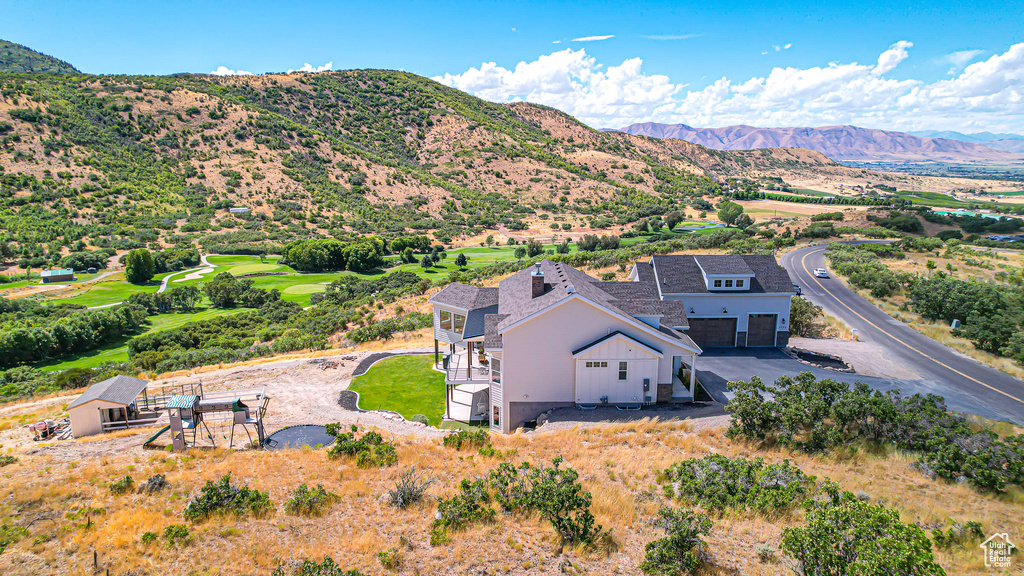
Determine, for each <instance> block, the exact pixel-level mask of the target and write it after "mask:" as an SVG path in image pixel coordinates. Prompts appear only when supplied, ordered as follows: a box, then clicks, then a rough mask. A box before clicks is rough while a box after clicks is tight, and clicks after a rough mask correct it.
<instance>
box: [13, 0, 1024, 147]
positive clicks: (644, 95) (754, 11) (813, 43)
mask: <svg viewBox="0 0 1024 576" xmlns="http://www.w3.org/2000/svg"><path fill="white" fill-rule="evenodd" d="M995 4H996V3H979V2H962V1H960V2H945V1H938V2H936V1H930V2H910V3H908V2H891V1H890V2H885V3H875V4H871V3H850V2H842V3H840V2H820V3H813V2H807V1H806V0H803V1H800V2H791V1H788V0H782V1H775V2H760V3H757V4H756V5H755V4H751V3H740V2H728V1H725V2H722V1H716V2H707V1H703V2H685V3H684V2H675V3H672V2H647V3H632V4H627V3H622V2H514V3H500V2H429V3H428V2H403V1H378V2H359V3H355V2H351V3H350V2H304V3H298V2H289V3H282V2H265V1H260V0H255V1H250V2H216V1H208V2H174V3H157V2H149V3H141V2H139V3H136V2H131V3H129V2H112V1H93V2H75V1H71V2H69V1H63V2H52V1H46V0H36V1H33V2H3V3H0V14H3V17H2V19H0V38H4V39H7V40H11V41H14V42H18V43H22V44H26V45H28V46H30V47H32V48H35V49H37V50H40V51H43V52H46V53H48V54H51V55H54V56H57V57H59V58H61V59H64V60H67V61H69V62H71V63H72V64H74V65H75V66H76V67H78V68H79V69H81V70H83V71H85V72H90V73H129V74H169V73H174V72H210V71H213V70H215V69H217V68H218V67H220V66H224V67H226V68H227V69H230V70H245V71H250V72H255V73H261V72H269V71H285V70H290V69H299V68H300V67H301V66H302V65H303V64H304V63H310V64H311V65H312V66H314V67H318V66H322V65H324V64H326V63H328V62H330V63H332V65H333V68H334V69H335V70H338V69H347V68H394V69H403V70H407V71H410V72H415V73H418V74H422V75H425V76H429V77H436V78H439V79H446V80H445V81H446V82H447V83H449V84H451V85H454V86H457V87H460V88H463V89H467V90H469V91H472V92H475V93H478V94H480V95H482V96H484V97H488V98H489V99H494V100H512V99H532V100H540V101H543V102H544V103H547V104H551V105H554V106H556V107H560V108H562V109H565V110H566V111H567V112H570V113H574V114H576V115H577V116H580V117H581V118H582V119H583V120H584V121H586V122H588V123H591V124H594V125H598V124H604V123H611V124H609V125H614V124H621V123H623V122H627V121H634V120H659V121H681V122H686V123H691V124H694V125H724V124H726V123H737V122H746V123H751V124H759V125H770V124H771V123H787V122H788V123H792V122H800V123H810V124H815V123H833V122H839V121H844V120H849V121H851V122H856V123H859V124H861V125H873V126H871V127H895V128H900V129H915V128H918V129H925V128H937V129H964V130H974V129H988V128H993V129H1004V128H1006V126H1007V125H1009V126H1010V127H1014V129H1017V130H1024V126H1022V125H1021V124H1022V119H1021V116H1020V114H1019V113H1015V112H1018V111H1017V110H1016V108H1013V107H1012V106H1011V107H1007V106H1006V105H1005V101H1007V100H1013V97H1012V96H1013V94H1018V95H1020V94H1022V93H1024V90H1022V89H1021V82H1022V81H1024V80H1022V79H1021V78H1019V77H1015V76H1020V75H1019V74H1016V75H1015V74H1014V73H1013V70H1014V69H1015V68H1018V69H1019V67H1017V64H1018V62H1017V60H1016V55H1015V54H1010V52H1009V51H1010V50H1011V47H1013V46H1014V45H1015V44H1018V43H1021V42H1024V15H1022V12H1024V8H1022V6H1021V5H1020V4H1019V3H1018V4H1014V3H999V5H995ZM606 36H607V38H604V39H593V40H589V41H574V39H580V38H594V37H597V38H600V37H606ZM897 43H902V44H899V46H901V48H900V49H899V50H898V51H897V52H898V53H897V54H895V56H894V61H895V62H896V65H894V66H892V67H890V66H889V65H888V64H887V65H886V66H884V67H883V68H884V70H883V72H882V73H879V72H877V70H879V69H878V68H876V69H874V70H875V72H874V73H873V75H872V71H871V70H868V69H867V68H866V67H869V66H872V67H874V66H877V62H878V59H879V57H880V56H881V55H882V54H883V53H885V52H886V51H887V50H889V49H890V47H892V46H894V45H896V44H897ZM567 51H568V52H567ZM553 54H559V56H556V57H554V58H543V57H547V56H551V55H553ZM993 57H1003V58H1004V59H1005V61H1003V60H1000V61H998V62H995V63H994V64H993V66H995V67H996V68H998V70H995V71H988V72H989V73H990V74H992V73H995V74H1001V75H1002V76H1003V77H1002V84H1000V83H999V82H995V83H994V84H993V83H990V82H988V80H986V82H984V84H985V85H986V86H988V88H989V89H990V90H991V91H994V92H992V93H991V94H989V96H991V98H990V99H989V100H990V101H988V102H984V103H979V101H977V100H974V101H971V102H973V104H972V105H971V106H968V107H967V108H966V109H965V108H964V106H950V105H949V102H948V99H949V98H950V95H949V90H950V88H949V87H948V86H946V85H940V84H939V83H942V82H949V81H950V80H955V79H956V78H958V77H960V76H961V75H962V74H963V73H964V68H965V67H966V66H968V65H970V64H971V63H978V62H985V61H986V60H988V59H991V58H993ZM638 61H639V64H637V62H638ZM624 62H629V63H630V65H629V66H628V67H626V68H623V67H622V65H623V63H624ZM490 63H494V66H493V67H491V68H489V69H487V70H486V71H485V66H484V64H490ZM520 63H523V64H531V63H532V64H534V66H533V68H534V74H533V76H532V77H530V78H526V77H523V75H520V76H519V77H516V76H515V75H514V74H512V72H513V71H515V69H516V66H517V65H519V64H520ZM855 63H856V64H859V65H861V68H859V69H847V68H841V71H842V73H829V71H828V70H829V67H830V64H833V65H834V66H839V67H843V66H847V67H848V66H852V65H853V64H855ZM996 64H999V66H996ZM472 70H477V71H480V72H482V73H481V74H470V75H469V76H466V73H467V72H470V71H472ZM775 70H782V71H786V70H789V71H790V73H789V74H776V75H775V76H776V85H775V87H774V88H773V86H772V83H771V81H770V79H771V78H772V76H773V72H774V71H775ZM502 71H505V72H502ZM609 71H611V72H609ZM800 71H803V72H802V73H801V72H800ZM612 72H617V74H618V76H617V77H616V78H611V76H610V75H611V73H612ZM446 74H447V75H448V76H447V77H446V76H445V75H446ZM601 74H606V75H609V76H608V77H601V76H600V75H601ZM865 74H867V76H869V77H868V78H864V76H865ZM552 75H554V76H552ZM561 75H564V76H565V80H566V81H565V82H564V83H562V84H564V85H563V86H562V88H560V89H551V88H550V87H549V86H546V85H544V84H545V82H550V81H552V80H553V79H555V78H556V77H557V78H561ZM824 76H828V77H831V80H828V79H826V80H825V82H826V83H829V82H830V83H831V89H832V91H831V92H828V91H827V90H826V91H824V92H821V90H822V89H823V87H822V86H820V85H819V84H820V82H819V81H818V80H815V78H819V79H820V77H824ZM758 78H761V79H765V81H764V82H763V83H762V84H763V85H762V86H761V87H760V88H757V87H756V86H754V85H753V84H751V83H750V82H751V80H752V79H758ZM872 78H874V79H875V80H880V79H882V78H884V80H885V81H886V82H885V83H888V84H889V85H888V86H885V85H882V84H885V83H879V82H875V83H874V84H875V85H873V86H869V85H868V84H870V82H867V81H869V80H871V79H872ZM652 79H653V80H652ZM661 79H664V81H662V80H661ZM722 79H726V81H727V83H728V85H727V87H726V88H725V89H724V91H723V89H722V84H721V81H722ZM801 81H803V82H807V83H809V86H808V87H805V88H809V89H810V92H808V91H807V90H803V91H799V90H798V91H797V93H794V94H781V95H780V94H779V84H778V83H779V82H790V83H796V84H800V82H801ZM595 82H596V83H598V84H603V88H600V89H598V86H597V84H595ZM716 82H718V86H719V87H718V88H717V89H716V88H715V83H716ZM836 82H839V83H840V85H837V84H836ZM858 82H859V83H858ZM865 82H867V83H865ZM555 83H556V84H558V82H555ZM893 83H896V85H895V87H894V85H893ZM899 83H902V84H899ZM573 84H576V85H577V86H576V87H575V88H574V87H573ZM975 84H977V82H975ZM1007 84H1009V85H1007ZM741 86H745V88H740V87H741ZM844 86H846V87H848V88H850V89H853V88H854V87H856V89H858V90H862V91H864V90H867V91H871V90H875V91H878V90H881V92H882V93H881V94H877V93H876V92H871V94H873V95H874V96H876V97H877V98H876V99H874V100H871V101H861V102H854V101H847V102H844V103H843V104H842V105H841V106H838V107H837V106H833V105H830V104H829V101H834V100H836V99H837V98H839V99H843V98H846V99H847V100H850V97H849V94H846V95H845V96H844V95H843V94H842V92H843V90H842V88H843V87H844ZM915 87H916V89H917V90H918V91H919V92H920V91H927V90H926V88H928V87H934V88H936V90H937V89H938V88H942V90H938V92H941V94H938V93H936V94H932V95H931V96H932V97H933V98H939V97H941V98H942V99H943V100H944V102H943V103H942V104H941V106H939V108H942V110H938V109H935V108H936V106H933V105H924V104H922V103H921V98H922V96H921V95H920V94H913V92H914V90H915ZM573 90H575V93H571V92H572V91H573ZM751 90H753V91H755V92H757V93H759V94H760V93H767V94H768V96H771V95H772V94H773V93H774V94H775V95H776V97H783V96H784V97H788V98H790V104H792V102H793V101H796V102H798V103H799V106H792V105H791V106H788V107H787V106H782V108H783V110H781V111H779V110H776V111H774V112H775V113H772V112H773V111H772V110H770V108H772V107H773V106H777V102H778V101H777V100H775V99H772V98H768V97H767V96H765V97H760V96H759V97H758V99H757V101H752V100H751V99H750V98H747V96H749V95H750V93H751ZM773 90H774V92H773ZM815 90H818V92H815ZM936 90H932V92H936ZM1000 90H1002V92H999V91H1000ZM1006 90H1010V92H1009V93H1007V92H1006ZM713 92H717V95H714V94H712V93H713ZM783 92H785V90H783ZM954 92H956V91H955V90H954ZM975 92H976V90H975V91H974V92H971V91H970V90H968V91H967V92H964V91H963V90H961V91H960V92H956V93H955V94H954V95H953V96H952V97H954V98H975V99H976V98H977V97H978V95H977V94H976V93H975ZM702 94H703V95H704V96H701V95H702ZM837 94H838V96H837ZM1000 94H1001V95H1000ZM691 95H694V96H691ZM711 96H714V97H715V98H716V101H717V102H718V104H714V103H709V102H707V101H706V100H707V99H708V98H709V97H711ZM737 97H738V98H737ZM900 97H903V98H904V99H905V100H906V99H907V98H910V100H908V101H906V102H904V103H903V104H900V105H899V106H895V107H894V106H893V102H895V100H894V99H898V98H900ZM766 98H767V99H766ZM630 100H634V101H635V102H630ZM687 101H689V104H686V105H683V103H685V102H687ZM725 101H728V102H725ZM999 102H1003V104H1001V106H1002V108H1000V107H999V106H996V104H998V103H999ZM637 103H640V104H639V105H638V104H637ZM630 104H633V105H632V106H631V105H630ZM994 106H995V107H994ZM744 107H749V108H750V111H749V112H746V113H744V111H743V108H744ZM972 107H973V108H974V109H976V110H973V111H972V110H971V108H972ZM801 108H803V109H804V110H803V111H801V110H800V109H801ZM954 112H955V113H954ZM915 116H916V118H915ZM1007 116H1009V118H1008V120H1007ZM1000 127H1002V128H1000Z"/></svg>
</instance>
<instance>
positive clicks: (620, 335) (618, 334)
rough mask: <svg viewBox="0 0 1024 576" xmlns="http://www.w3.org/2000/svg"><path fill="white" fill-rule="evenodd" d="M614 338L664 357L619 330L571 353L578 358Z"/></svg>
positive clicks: (659, 352) (654, 349) (656, 350)
mask: <svg viewBox="0 0 1024 576" xmlns="http://www.w3.org/2000/svg"><path fill="white" fill-rule="evenodd" d="M615 338H623V339H625V340H629V341H631V342H634V343H636V344H638V345H640V346H642V347H644V348H646V349H647V350H649V351H650V352H652V353H654V354H655V355H656V356H658V357H659V358H660V357H662V356H664V354H663V353H662V352H661V350H659V349H657V348H655V347H654V346H651V345H650V344H648V343H646V342H644V341H642V340H637V339H636V338H634V337H632V336H630V335H629V334H626V333H625V332H622V331H621V330H615V331H614V332H609V333H608V334H605V335H604V336H601V337H600V338H598V339H597V340H594V341H593V342H591V343H590V344H587V345H585V346H582V347H580V348H577V349H575V350H573V351H572V355H573V357H574V358H575V357H576V356H579V355H580V354H583V353H584V352H586V351H587V350H590V349H591V348H594V347H596V346H600V345H601V344H604V343H605V342H608V341H609V340H613V339H615Z"/></svg>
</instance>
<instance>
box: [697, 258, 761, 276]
mask: <svg viewBox="0 0 1024 576" xmlns="http://www.w3.org/2000/svg"><path fill="white" fill-rule="evenodd" d="M693 259H694V260H696V261H697V265H698V266H700V269H701V270H703V271H704V273H705V274H735V275H737V276H753V275H754V271H753V270H751V269H750V266H748V265H747V262H746V260H744V259H743V256H740V255H738V254H723V255H717V254H715V255H712V254H699V255H695V256H694V257H693Z"/></svg>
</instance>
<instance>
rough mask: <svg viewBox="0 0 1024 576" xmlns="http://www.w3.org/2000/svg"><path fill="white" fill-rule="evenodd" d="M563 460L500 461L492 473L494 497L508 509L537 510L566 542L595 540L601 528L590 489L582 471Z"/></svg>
mask: <svg viewBox="0 0 1024 576" xmlns="http://www.w3.org/2000/svg"><path fill="white" fill-rule="evenodd" d="M562 462H563V460H562V457H561V456H558V457H556V458H554V459H553V460H552V461H551V464H552V465H551V467H550V468H548V467H545V466H533V465H531V464H529V463H528V462H523V463H522V464H520V465H519V466H518V467H515V466H512V465H511V464H509V463H505V462H503V463H501V464H499V465H498V467H497V468H495V469H494V470H492V471H491V473H490V475H489V481H490V485H491V487H492V488H494V491H495V500H496V501H497V502H498V504H500V505H501V507H502V508H503V509H504V510H506V511H509V512H515V511H535V512H538V513H539V514H540V515H541V516H542V517H543V518H545V519H546V520H548V521H549V522H551V525H552V526H553V527H554V529H555V531H556V532H557V533H558V535H559V536H560V537H561V538H562V541H563V542H568V543H573V544H577V543H591V542H594V541H595V540H596V539H597V538H598V537H600V536H601V535H602V530H601V526H600V525H598V524H596V523H595V520H594V515H593V514H592V513H591V512H590V502H591V495H590V492H587V491H585V490H584V489H583V485H582V484H580V483H579V481H578V480H579V474H578V473H577V472H576V471H575V470H573V469H572V468H562V467H561V464H562Z"/></svg>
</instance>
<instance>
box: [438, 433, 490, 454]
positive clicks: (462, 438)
mask: <svg viewBox="0 0 1024 576" xmlns="http://www.w3.org/2000/svg"><path fill="white" fill-rule="evenodd" d="M490 438H491V435H490V434H489V433H488V432H487V431H486V430H477V431H476V432H467V431H465V430H459V431H457V432H453V433H451V434H448V435H446V436H445V437H444V439H443V440H442V442H443V443H444V445H445V447H446V448H455V449H456V450H461V449H462V447H463V446H465V447H467V448H481V447H483V446H485V445H486V444H487V441H488V440H490Z"/></svg>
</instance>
